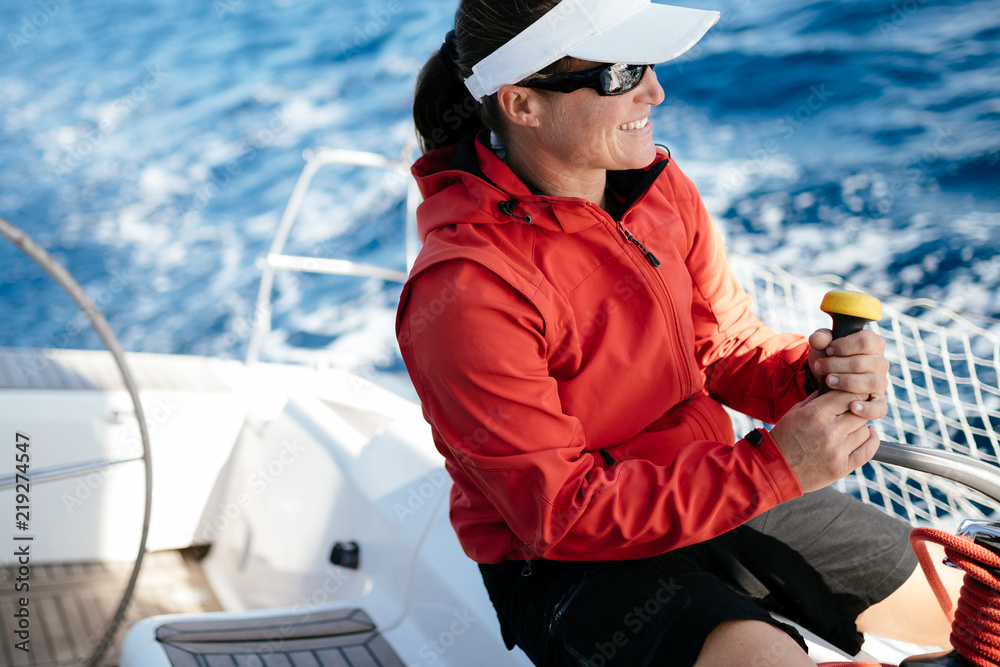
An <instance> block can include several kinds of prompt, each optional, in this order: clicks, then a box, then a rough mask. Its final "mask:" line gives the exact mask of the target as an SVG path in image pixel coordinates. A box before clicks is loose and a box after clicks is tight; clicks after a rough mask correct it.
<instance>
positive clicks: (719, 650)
mask: <svg viewBox="0 0 1000 667" xmlns="http://www.w3.org/2000/svg"><path fill="white" fill-rule="evenodd" d="M777 665H781V666H782V667H785V666H788V667H797V666H799V665H802V667H815V663H813V661H812V660H811V659H810V658H809V656H808V655H807V654H806V653H805V651H803V650H802V647H801V646H799V644H798V642H796V641H795V640H794V639H792V638H791V637H790V636H789V635H788V634H787V633H785V632H784V631H783V630H781V629H780V628H778V627H776V626H774V625H771V624H770V623H766V622H764V621H755V620H738V621H725V622H723V623H721V624H720V625H719V626H718V627H717V628H715V630H713V631H712V633H711V634H709V635H708V638H707V639H706V640H705V645H704V646H703V647H702V649H701V653H699V654H698V662H697V663H695V667H737V666H739V667H774V666H777Z"/></svg>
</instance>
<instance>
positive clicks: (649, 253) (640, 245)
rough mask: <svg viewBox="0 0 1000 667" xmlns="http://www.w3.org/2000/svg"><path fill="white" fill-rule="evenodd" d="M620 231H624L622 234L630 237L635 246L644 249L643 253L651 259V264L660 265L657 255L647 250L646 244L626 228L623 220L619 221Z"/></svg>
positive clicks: (648, 259)
mask: <svg viewBox="0 0 1000 667" xmlns="http://www.w3.org/2000/svg"><path fill="white" fill-rule="evenodd" d="M618 231H620V232H621V233H622V236H624V237H625V238H626V239H628V241H629V242H630V243H633V244H635V246H636V247H637V248H639V250H641V251H642V254H644V255H645V256H646V260H647V261H649V263H650V264H652V265H653V266H654V267H658V266H660V260H658V259H657V258H656V255H654V254H653V253H651V252H650V251H648V250H646V246H644V245H642V244H641V243H639V239H637V238H636V237H634V236H632V234H631V233H630V232H629V231H628V230H627V229H625V225H623V224H622V223H621V222H619V223H618Z"/></svg>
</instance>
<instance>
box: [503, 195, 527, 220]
mask: <svg viewBox="0 0 1000 667" xmlns="http://www.w3.org/2000/svg"><path fill="white" fill-rule="evenodd" d="M519 203H520V202H519V201H517V200H516V199H511V200H510V201H502V202H500V203H499V204H497V210H498V211H500V212H501V213H503V214H504V215H509V216H510V217H512V218H517V219H518V220H523V221H524V222H525V224H528V225H530V224H531V216H530V215H524V216H521V215H517V214H516V213H514V207H515V206H517V205H518V204H519Z"/></svg>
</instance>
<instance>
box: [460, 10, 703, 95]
mask: <svg viewBox="0 0 1000 667" xmlns="http://www.w3.org/2000/svg"><path fill="white" fill-rule="evenodd" d="M718 20H719V12H715V11H705V10H702V9H689V8H687V7H674V6H672V5H660V4H655V3H653V2H651V1H650V0H562V2H560V3H559V4H558V5H556V6H555V7H553V8H552V9H551V10H549V12H548V13H546V14H545V16H543V17H542V18H540V19H538V20H537V21H535V22H534V23H532V24H531V25H530V26H528V27H527V28H525V30H524V31H523V32H521V33H520V34H519V35H518V36H517V37H515V38H514V39H512V40H510V41H509V42H507V43H506V44H504V45H503V46H501V47H500V48H499V49H497V50H496V51H494V52H493V53H491V54H490V55H488V56H486V57H485V58H483V59H482V60H481V61H479V63H478V64H476V66H475V67H473V68H472V76H470V77H469V78H468V79H466V80H465V86H466V87H467V88H468V89H469V92H470V93H472V95H473V97H475V98H476V100H482V99H483V98H484V97H486V96H487V95H492V94H493V93H495V92H497V91H498V90H500V87H501V86H505V85H507V84H511V83H517V82H518V81H521V80H523V79H525V78H527V77H528V76H529V75H531V74H534V73H535V72H537V71H538V70H540V69H543V68H544V67H546V66H548V65H551V64H552V63H554V62H556V61H557V60H559V59H560V58H562V57H564V56H572V57H574V58H579V59H581V60H590V61H593V62H599V63H628V64H630V65H654V64H656V63H662V62H665V61H667V60H672V59H674V58H676V57H677V56H679V55H681V54H682V53H684V52H685V51H687V50H688V49H690V48H691V47H692V46H694V45H695V44H696V43H697V42H698V40H699V39H701V38H702V37H703V36H704V35H705V33H706V32H708V29H709V28H711V27H712V26H713V25H715V23H716V22H717V21H718Z"/></svg>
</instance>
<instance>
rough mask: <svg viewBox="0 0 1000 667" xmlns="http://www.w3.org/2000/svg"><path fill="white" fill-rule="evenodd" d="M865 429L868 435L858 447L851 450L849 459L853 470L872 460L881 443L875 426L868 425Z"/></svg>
mask: <svg viewBox="0 0 1000 667" xmlns="http://www.w3.org/2000/svg"><path fill="white" fill-rule="evenodd" d="M864 430H865V431H866V432H867V437H866V438H865V439H864V441H863V442H862V443H861V444H860V445H859V446H858V448H857V449H855V450H854V451H853V452H851V454H850V456H848V459H847V460H848V465H849V466H850V469H851V470H857V469H858V468H860V467H861V466H863V465H864V464H866V463H868V462H869V461H871V460H872V458H873V457H874V456H875V452H877V451H878V447H879V445H880V444H881V441H880V440H879V437H878V433H877V432H876V431H875V427H874V426H868V427H866V428H865V429H864Z"/></svg>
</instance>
